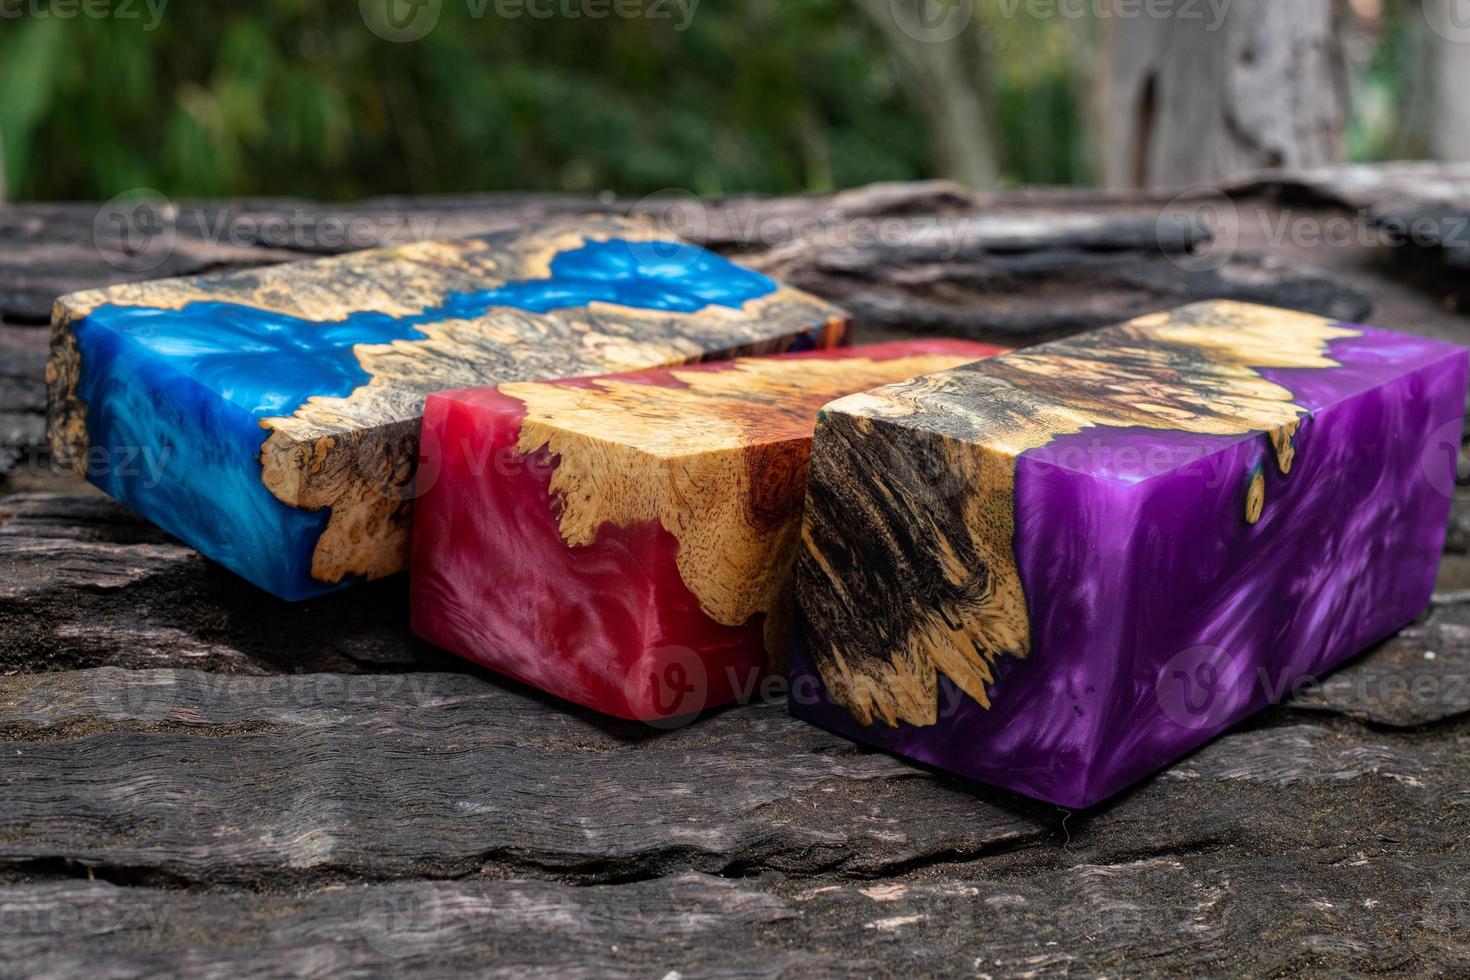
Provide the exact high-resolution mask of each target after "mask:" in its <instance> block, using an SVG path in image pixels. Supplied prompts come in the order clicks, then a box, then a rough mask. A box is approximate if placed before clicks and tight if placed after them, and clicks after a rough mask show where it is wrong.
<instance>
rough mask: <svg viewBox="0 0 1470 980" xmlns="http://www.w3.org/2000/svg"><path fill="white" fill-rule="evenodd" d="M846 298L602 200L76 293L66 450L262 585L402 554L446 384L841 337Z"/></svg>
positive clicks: (286, 590)
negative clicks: (506, 227) (432, 407)
mask: <svg viewBox="0 0 1470 980" xmlns="http://www.w3.org/2000/svg"><path fill="white" fill-rule="evenodd" d="M845 333H846V319H845V316H844V314H842V312H841V311H839V310H837V309H836V308H835V307H832V306H830V305H828V304H826V303H824V302H822V301H820V300H817V299H815V298H813V297H810V296H807V295H805V294H803V293H800V292H797V291H795V290H792V289H789V288H787V287H784V286H781V285H779V284H778V283H776V282H774V281H772V280H771V279H769V278H767V277H766V276H763V275H761V274H759V273H756V272H753V271H751V270H748V269H744V268H741V267H740V266H737V265H734V264H732V263H730V262H728V261H726V260H724V259H722V258H720V257H719V256H716V255H713V254H711V253H709V252H705V251H703V250H702V249H698V248H696V247H694V246H692V245H688V244H685V243H680V242H671V241H668V240H667V239H666V238H664V237H662V236H660V235H659V233H658V232H657V231H656V230H655V229H654V228H653V227H651V226H650V225H646V224H643V223H640V222H634V221H629V220H624V219H620V218H612V217H589V218H581V219H574V220H566V221H560V222H555V223H550V224H547V225H543V226H540V227H534V228H528V229H517V230H513V231H506V232H497V233H493V234H488V235H483V236H480V237H476V238H468V239H461V240H456V241H438V242H419V243H416V244H412V245H406V246H403V247H400V248H391V249H376V250H371V251H366V252H356V253H351V254H348V255H344V256H341V257H337V258H330V259H322V260H318V261H313V262H303V263H295V264H289V265H281V266H273V267H269V268H265V269H259V270H251V271H249V272H239V273H232V274H229V275H222V276H205V277H200V278H193V279H172V280H160V281H156V282H146V283H135V284H128V285H121V286H113V287H109V288H106V289H99V290H93V291H89V292H83V293H75V294H72V295H70V296H65V297H62V298H61V299H60V300H59V301H58V302H57V306H56V313H55V317H54V320H53V324H52V338H51V361H50V364H49V366H48V368H47V380H48V386H49V388H50V413H49V414H50V420H49V423H50V438H51V445H52V449H53V451H54V453H55V455H56V457H57V458H58V459H59V460H61V461H63V462H67V461H69V462H71V463H72V465H73V466H75V468H76V469H77V472H78V473H80V474H81V475H83V476H85V477H87V478H88V479H90V480H91V481H92V482H93V483H95V484H96V485H97V486H99V487H101V488H102V489H103V490H105V491H106V492H107V493H109V494H110V495H112V496H113V497H115V498H116V499H117V500H119V501H121V502H122V503H124V504H127V505H128V506H129V507H131V508H133V509H134V510H136V511H137V512H138V513H140V514H142V515H143V516H144V517H146V518H148V519H149V520H151V521H153V522H154V523H156V524H158V525H159V526H160V527H162V528H163V529H164V530H166V531H168V532H169V533H171V534H173V535H175V536H176V537H178V538H180V539H182V540H183V541H185V542H186V543H188V544H190V545H193V546H194V547H195V548H197V549H199V550H200V551H202V552H203V553H204V554H206V555H208V556H209V557H210V558H213V559H214V560H216V561H218V562H219V563H220V564H222V565H224V566H225V567H227V568H229V569H230V570H231V571H233V572H235V573H236V574H238V575H241V576H243V577H244V578H246V579H248V580H250V581H251V582H253V583H254V584H256V585H258V586H260V587H261V588H263V589H266V590H268V591H270V592H273V593H275V594H276V595H278V596H281V597H283V598H287V599H301V598H306V597H308V596H312V595H316V594H318V593H321V592H325V591H329V590H331V589H334V588H338V587H340V586H342V585H346V584H349V583H351V582H353V581H357V580H361V579H364V578H369V579H370V578H378V577H380V576H384V575H389V574H392V573H394V572H398V571H401V570H403V568H405V567H406V564H407V556H408V521H409V519H410V515H411V512H412V499H413V495H414V489H413V485H414V484H413V478H414V470H415V452H416V448H417V441H418V432H419V417H420V413H421V410H422V407H423V401H424V397H425V396H426V395H427V394H428V393H429V392H431V391H438V390H442V389H445V388H458V387H463V386H466V385H473V384H491V383H495V382H499V381H519V380H531V379H543V378H556V377H569V376H575V375H586V374H596V373H602V372H606V371H615V370H631V369H635V368H646V367H655V366H662V365H671V364H683V363H687V362H690V361H699V360H703V359H706V358H709V357H711V356H722V357H729V356H731V355H735V354H749V353H774V352H779V351H784V350H801V349H806V348H811V347H818V348H822V347H828V346H832V345H835V344H840V343H842V342H844V340H845Z"/></svg>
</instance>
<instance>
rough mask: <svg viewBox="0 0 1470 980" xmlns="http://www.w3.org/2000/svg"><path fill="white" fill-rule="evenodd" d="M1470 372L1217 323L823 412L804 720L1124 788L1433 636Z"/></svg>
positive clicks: (1020, 771) (1044, 790)
mask: <svg viewBox="0 0 1470 980" xmlns="http://www.w3.org/2000/svg"><path fill="white" fill-rule="evenodd" d="M1466 353H1467V352H1466V351H1465V350H1464V349H1463V348H1460V347H1455V346H1453V345H1449V344H1445V343H1441V342H1438V341H1433V340H1427V339H1421V338H1418V337H1411V336H1404V335H1400V334H1396V333H1390V332H1388V331H1385V330H1378V329H1374V328H1371V327H1363V326H1356V325H1352V324H1347V323H1340V322H1334V321H1329V320H1324V319H1321V318H1318V317H1315V316H1309V315H1306V314H1302V313H1295V312H1289V311H1284V310H1276V309H1268V308H1265V307H1257V306H1247V305H1242V304H1236V303H1223V302H1212V303H1204V304H1199V305H1195V306H1189V307H1185V308H1183V309H1180V310H1176V311H1174V312H1173V313H1166V314H1157V315H1153V316H1147V317H1143V318H1141V319H1138V320H1134V321H1132V322H1130V323H1127V324H1124V325H1122V326H1117V327H1111V328H1107V329H1104V330H1099V331H1095V332H1092V333H1088V334H1084V335H1081V336H1078V337H1074V338H1071V339H1068V340H1064V341H1058V342H1054V343H1049V344H1043V345H1040V346H1037V347H1032V348H1027V349H1025V350H1022V351H1018V352H1015V353H1012V354H1009V355H1006V356H1004V357H997V358H994V359H991V360H986V361H980V362H977V363H974V364H970V365H967V366H964V367H961V368H957V369H954V370H950V371H946V372H941V373H937V374H933V375H930V376H928V377H924V378H919V379H916V380H911V381H907V382H902V383H899V384H894V385H889V386H887V387H883V388H878V389H875V390H873V391H870V392H865V393H862V394H858V395H854V396H851V397H849V398H844V399H841V400H839V401H836V402H834V403H832V404H831V405H828V406H827V407H826V408H825V409H824V410H823V413H822V421H821V422H820V424H819V425H818V428H817V432H816V436H815V441H814V445H813V449H812V456H811V475H810V485H809V494H808V499H807V506H806V516H805V524H804V527H803V548H802V552H801V554H800V557H799V559H798V572H797V579H798V594H799V597H800V601H801V607H802V610H803V612H804V619H805V621H806V627H805V628H804V630H803V633H804V635H805V637H806V643H805V644H803V645H800V646H799V647H798V648H797V649H795V650H794V651H793V654H792V675H791V676H792V687H791V691H790V703H791V709H792V711H793V712H794V713H795V714H796V715H798V716H799V717H802V718H805V719H808V720H811V721H814V722H816V723H818V724H820V725H823V726H825V727H827V728H830V729H832V730H834V731H837V732H840V733H843V734H846V735H848V736H850V737H852V738H855V739H858V740H861V741H864V742H868V743H872V744H874V745H878V746H882V747H885V748H888V749H891V750H893V751H895V752H898V753H900V754H903V755H906V756H909V757H911V758H914V759H917V760H920V761H922V762H925V763H930V764H933V765H936V766H940V767H943V768H945V769H948V770H952V771H954V772H957V773H961V774H963V775H966V776H970V777H974V778H976V779H980V780H983V781H985V782H989V783H993V784H995V785H998V786H1002V787H1006V788H1008V789H1013V790H1016V791H1019V792H1021V793H1025V794H1028V795H1031V796H1035V797H1039V798H1041V799H1045V800H1049V801H1052V802H1055V803H1058V804H1062V805H1065V806H1087V805H1090V804H1092V803H1095V802H1097V801H1099V800H1101V799H1103V798H1105V797H1107V796H1109V795H1111V794H1113V793H1115V792H1117V791H1119V790H1121V789H1123V788H1124V787H1126V786H1128V785H1129V784H1130V783H1132V782H1134V781H1135V780H1137V779H1139V778H1141V777H1143V776H1144V775H1146V774H1148V773H1150V772H1152V771H1154V770H1155V769H1157V768H1159V767H1160V766H1162V765H1164V764H1165V763H1168V762H1169V761H1171V760H1173V759H1175V758H1177V757H1179V756H1180V755H1182V754H1184V753H1185V752H1187V751H1189V750H1190V749H1192V748H1194V747H1195V746H1197V745H1199V744H1201V743H1202V742H1204V741H1205V740H1207V739H1209V738H1210V737H1212V736H1214V735H1216V734H1218V733H1220V732H1221V731H1223V730H1224V729H1225V728H1226V727H1227V726H1229V725H1231V724H1232V723H1234V722H1237V721H1239V720H1240V719H1241V718H1243V717H1245V716H1246V715H1248V714H1250V713H1251V712H1253V711H1255V710H1257V709H1258V708H1261V707H1263V706H1264V705H1266V704H1267V703H1269V702H1271V701H1273V700H1276V699H1279V698H1280V697H1282V696H1284V695H1286V694H1289V693H1291V692H1292V690H1293V689H1294V688H1295V687H1299V686H1300V685H1301V684H1303V683H1305V682H1307V681H1308V680H1309V679H1311V678H1314V677H1316V676H1318V675H1319V674H1321V673H1322V672H1324V671H1326V670H1328V669H1330V668H1331V667H1332V666H1334V665H1335V664H1337V663H1339V662H1340V661H1342V660H1343V659H1344V658H1346V657H1348V656H1350V655H1352V654H1354V653H1356V652H1358V651H1360V650H1362V649H1364V648H1365V647H1367V646H1369V645H1371V644H1372V643H1374V642H1376V641H1378V640H1381V639H1383V638H1384V637H1386V636H1387V635H1388V634H1390V633H1391V632H1392V631H1394V630H1395V629H1397V628H1399V627H1401V626H1403V625H1405V624H1406V623H1408V622H1410V621H1411V620H1412V619H1413V618H1414V617H1415V616H1417V615H1418V614H1420V613H1421V612H1422V611H1423V610H1424V608H1425V606H1426V605H1427V604H1428V602H1429V599H1430V595H1431V592H1432V590H1433V587H1434V579H1435V571H1436V566H1437V563H1438V560H1439V553H1440V548H1441V546H1442V543H1443V540H1444V536H1445V528H1446V522H1447V519H1448V514H1449V507H1450V491H1451V489H1452V487H1453V485H1454V463H1455V457H1456V454H1457V452H1458V449H1459V445H1460V426H1461V419H1462V416H1463V414H1464V407H1465V394H1466Z"/></svg>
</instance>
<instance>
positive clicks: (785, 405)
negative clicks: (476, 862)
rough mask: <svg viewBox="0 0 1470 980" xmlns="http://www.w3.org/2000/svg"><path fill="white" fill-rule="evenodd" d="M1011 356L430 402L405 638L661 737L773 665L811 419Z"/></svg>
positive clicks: (717, 373) (900, 352)
mask: <svg viewBox="0 0 1470 980" xmlns="http://www.w3.org/2000/svg"><path fill="white" fill-rule="evenodd" d="M1001 350H1003V348H996V347H990V346H987V345H984V344H972V343H965V342H961V341H946V340H936V341H912V342H899V343H891V344H875V345H871V346H866V347H855V348H849V349H846V350H841V351H830V352H813V353H808V354H792V355H786V356H777V357H754V358H743V359H740V360H735V361H730V362H724V363H712V364H700V365H696V366H692V367H687V368H676V369H668V370H654V371H644V372H638V373H633V374H620V375H610V376H605V377H599V378H584V379H578V380H572V381H559V382H548V383H524V384H502V385H500V386H499V387H498V388H480V389H470V390H466V391H456V392H444V393H441V394H435V395H432V396H430V398H429V400H428V404H427V406H426V407H425V410H424V428H423V439H422V446H423V449H422V451H423V461H422V464H421V469H420V474H421V478H422V485H423V488H424V492H423V494H422V496H421V497H420V498H419V501H418V508H417V512H416V514H415V518H414V529H413V562H412V576H411V580H410V590H411V595H412V617H413V627H414V630H415V631H416V632H417V633H418V634H419V635H420V636H423V637H424V638H426V639H428V640H430V641H431V642H433V643H436V644H438V645H439V646H442V647H445V648H447V649H449V650H452V651H454V652H456V653H458V654H460V655H462V656H465V657H468V658H469V659H471V660H474V661H476V662H478V663H481V664H483V665H485V666H488V667H491V668H493V669H494V670H497V671H500V672H501V673H504V674H508V675H510V676H512V677H515V678H517V679H519V680H522V681H525V682H526V683H529V684H532V685H535V686H536V687H539V688H541V689H543V690H546V691H549V692H551V693H552V694H555V695H558V696H559V697H562V698H566V699H568V700H570V701H575V702H577V703H579V704H583V705H586V706H588V707H591V708H594V709H596V710H598V711H603V712H606V713H608V714H613V715H618V716H621V717H625V718H636V719H641V720H646V721H653V722H658V721H662V720H665V719H669V718H673V717H681V716H686V715H688V714H691V713H693V712H695V711H698V710H701V709H704V708H708V707H713V706H715V705H719V704H724V703H726V702H729V701H731V700H736V699H740V698H744V697H749V696H750V695H751V694H754V693H756V692H757V691H758V690H759V688H758V685H759V684H761V683H762V682H763V681H764V680H765V679H766V678H767V677H768V676H770V674H771V672H772V670H773V668H774V669H780V668H781V667H782V666H784V653H785V650H786V648H787V645H788V643H789V640H790V627H791V614H792V609H793V607H794V603H795V597H794V594H793V590H792V564H793V562H794V560H795V554H796V545H797V534H798V532H799V530H800V525H801V505H802V500H803V497H804V495H805V492H806V463H807V453H808V450H809V448H810V444H811V434H812V428H813V426H814V425H815V424H816V417H817V412H818V411H819V410H820V409H821V407H822V405H824V404H825V403H826V402H828V401H830V400H831V399H833V398H835V397H837V396H839V395H843V394H848V393H851V392H854V391H861V390H863V389H865V388H869V387H872V386H873V385H876V384H884V383H886V382H889V381H895V380H900V379H902V378H909V377H913V376H915V375H919V374H925V373H928V372H930V371H935V370H941V369H943V368H948V367H953V366H956V365H958V364H963V363H967V362H969V361H972V360H975V359H976V358H980V357H987V356H990V355H992V354H995V353H997V352H999V351H1001Z"/></svg>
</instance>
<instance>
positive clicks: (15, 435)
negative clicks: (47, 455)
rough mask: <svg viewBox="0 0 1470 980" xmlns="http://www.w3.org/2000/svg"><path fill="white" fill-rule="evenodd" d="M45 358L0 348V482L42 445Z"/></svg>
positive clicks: (44, 427)
mask: <svg viewBox="0 0 1470 980" xmlns="http://www.w3.org/2000/svg"><path fill="white" fill-rule="evenodd" d="M45 376H46V358H45V357H44V356H43V355H42V354H41V352H40V351H34V350H18V349H8V348H4V347H0V479H4V478H5V475H6V474H7V473H9V472H10V471H11V470H12V469H14V468H15V466H16V465H17V464H18V463H20V462H21V460H22V459H23V458H24V457H25V456H26V455H27V454H29V453H34V452H37V451H39V450H41V449H42V448H43V447H44V446H45V445H46V380H45Z"/></svg>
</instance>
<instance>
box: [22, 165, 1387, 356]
mask: <svg viewBox="0 0 1470 980" xmlns="http://www.w3.org/2000/svg"><path fill="white" fill-rule="evenodd" d="M1161 204H1162V202H1157V201H1155V202H1151V201H1148V200H1142V201H1139V200H1132V199H1129V198H1127V197H1113V198H1107V197H1101V198H1100V197H1097V196H1096V195H1093V196H1090V197H1089V196H1085V195H1078V194H1076V193H1070V192H1063V193H1059V194H1038V193H1037V192H1035V191H1025V192H1017V193H1014V194H1009V193H1005V194H996V195H987V196H977V195H974V194H971V193H969V192H967V191H965V190H963V189H962V188H960V187H958V186H957V185H954V184H948V183H943V182H932V183H919V184H894V185H875V186H872V187H865V188H860V189H858V190H853V191H844V192H841V193H838V194H833V195H826V196H801V197H786V198H770V199H762V198H728V199H719V200H710V201H702V200H693V199H688V198H679V197H675V198H672V199H669V200H664V201H645V202H641V203H638V204H635V203H634V202H629V201H621V202H619V201H605V200H602V199H589V198H570V197H543V196H526V195H500V196H487V197H476V198H444V199H430V200H418V199H414V200H401V199H383V200H378V201H368V202H363V203H361V204H357V205H351V206H329V205H319V204H312V203H310V202H289V201H242V202H233V203H224V204H205V205H197V204H188V203H185V204H180V205H179V206H178V209H177V212H176V213H175V214H174V216H173V218H172V219H171V221H172V225H171V227H172V228H173V234H174V245H173V247H172V249H171V250H170V251H168V252H167V253H166V256H167V257H166V260H165V261H164V262H163V263H162V264H161V265H159V266H158V267H157V268H154V269H152V270H148V271H137V270H134V271H129V268H128V262H127V259H126V256H125V255H123V253H121V252H120V251H119V250H118V249H117V247H116V244H117V243H116V241H115V240H114V239H115V237H116V233H115V230H112V226H110V225H108V224H106V223H105V222H104V223H103V225H102V228H101V234H102V237H101V238H100V239H98V244H94V238H93V236H94V218H95V217H96V210H95V207H89V206H87V205H24V206H15V207H11V208H8V209H3V210H0V240H5V241H9V242H12V243H13V246H12V247H11V248H9V249H7V250H4V251H0V317H3V318H4V319H5V320H6V321H8V322H11V323H16V324H22V323H30V324H35V325H41V324H44V323H46V322H47V321H48V319H49V317H50V314H51V305H52V303H53V302H54V300H55V299H56V297H57V296H58V295H60V294H61V293H63V292H67V291H71V290H76V289H80V288H84V287H91V286H96V285H100V284H103V283H112V282H119V281H125V280H135V279H142V278H151V277H158V276H176V275H186V274H191V273H198V272H201V271H205V270H214V269H225V268H240V267H245V266H249V265H258V264H261V263H266V262H278V261H283V260H286V259H290V258H299V257H301V256H302V254H303V253H312V254H316V253H323V252H340V251H344V250H346V248H347V247H349V246H367V245H374V244H380V243H381V244H401V243H403V242H406V241H411V240H417V239H420V238H431V237H437V238H444V237H455V236H461V235H469V234H477V233H483V232H489V231H493V230H496V229H503V228H507V227H512V226H516V225H521V224H524V223H526V222H530V221H537V220H544V219H545V218H547V217H553V216H557V215H566V214H569V213H578V212H586V211H602V212H606V211H627V210H629V209H633V208H635V207H636V208H639V209H642V210H647V211H651V212H653V213H654V214H656V215H659V216H660V217H662V218H663V219H664V220H666V222H667V224H668V227H669V228H670V230H671V231H673V232H676V233H679V234H682V235H684V236H685V237H688V238H691V239H693V240H695V241H698V242H700V243H702V244H707V245H708V246H709V247H711V248H713V249H715V250H716V251H719V252H722V253H724V254H726V255H728V256H731V257H733V258H736V259H738V260H740V261H742V262H745V263H746V264H749V265H751V266H754V267H755V268H758V269H760V270H762V271H765V272H770V273H772V274H775V275H780V276H783V277H785V278H787V279H788V280H790V281H791V283H792V284H793V285H797V286H801V287H803V288H807V289H808V290H809V291H811V292H814V293H816V294H817V295H820V296H821V297H822V298H824V299H828V300H831V301H833V302H836V303H838V304H840V305H845V306H848V307H849V308H851V309H852V311H853V312H854V313H856V314H857V316H858V326H859V328H860V329H861V328H866V329H868V330H870V331H872V330H878V331H884V332H887V333H890V334H891V333H895V332H921V333H933V332H936V331H937V332H943V333H946V334H950V335H953V336H960V337H966V338H969V339H974V340H988V341H994V342H999V343H1007V344H1010V345H1015V344H1019V343H1033V342H1036V341H1039V340H1043V339H1048V338H1051V337H1056V336H1061V335H1063V334H1066V333H1075V332H1077V331H1078V330H1083V329H1087V328H1088V327H1094V326H1100V325H1102V324H1104V323H1109V322H1116V321H1119V320H1123V319H1128V318H1129V317H1132V316H1135V315H1138V314H1140V313H1146V312H1152V311H1154V310H1159V309H1163V308H1166V307H1169V306H1176V305H1179V304H1181V303H1184V302H1188V301H1190V300H1193V299H1201V298H1209V297H1218V298H1231V299H1241V300H1248V301H1255V302H1264V303H1272V304H1275V305H1278V306H1290V307H1296V308H1300V309H1305V310H1308V311H1309V312H1315V313H1323V314H1328V315H1334V316H1343V317H1351V316H1353V315H1361V314H1363V313H1364V312H1366V311H1367V309H1368V307H1369V304H1368V303H1367V300H1366V297H1364V295H1363V294H1362V293H1361V292H1360V291H1358V290H1356V289H1354V288H1353V287H1352V286H1351V285H1350V284H1348V283H1346V282H1344V281H1342V280H1339V279H1337V278H1335V277H1332V276H1327V275H1323V274H1321V273H1318V272H1315V271H1313V270H1310V269H1307V268H1303V267H1300V266H1297V265H1294V264H1291V263H1286V262H1280V261H1267V260H1266V259H1265V258H1264V257H1263V256H1260V255H1247V254H1241V255H1238V256H1236V257H1235V258H1234V259H1233V260H1232V261H1231V262H1230V263H1228V264H1226V265H1225V266H1224V267H1223V268H1221V269H1219V270H1217V271H1209V270H1195V269H1190V268H1186V265H1187V263H1181V262H1179V261H1176V260H1177V259H1178V258H1179V257H1180V255H1181V254H1182V253H1183V252H1185V251H1187V250H1189V249H1192V248H1196V247H1198V246H1199V245H1201V244H1202V243H1203V241H1204V240H1205V239H1206V237H1207V236H1208V230H1207V229H1206V228H1204V227H1203V226H1202V225H1200V224H1198V223H1195V224H1189V225H1177V224H1175V223H1173V222H1162V223H1161V222H1160V205H1161ZM344 228H346V229H351V230H352V234H351V235H346V234H345V233H344V231H343V229H344ZM108 236H112V237H108ZM99 245H100V248H99ZM150 254H151V253H150Z"/></svg>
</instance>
